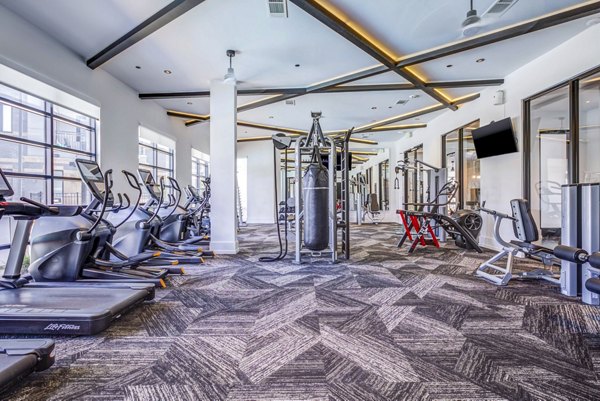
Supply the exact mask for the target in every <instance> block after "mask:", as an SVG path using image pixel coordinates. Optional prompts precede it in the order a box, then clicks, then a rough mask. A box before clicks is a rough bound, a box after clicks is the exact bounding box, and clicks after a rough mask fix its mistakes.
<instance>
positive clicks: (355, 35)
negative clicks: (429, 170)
mask: <svg viewBox="0 0 600 401" xmlns="http://www.w3.org/2000/svg"><path fill="white" fill-rule="evenodd" d="M290 1H291V2H292V3H294V4H295V5H296V6H298V7H300V8H301V9H302V10H304V11H305V12H307V13H308V14H309V15H311V16H312V17H314V18H316V19H317V20H318V21H320V22H322V23H323V24H325V25H326V26H327V27H329V28H330V29H332V30H333V31H335V32H336V33H338V34H339V35H341V36H342V37H343V38H345V39H346V40H348V41H349V42H351V43H352V44H354V45H355V46H356V47H358V48H359V49H361V50H362V51H364V52H365V53H367V54H368V55H370V56H371V57H373V58H374V59H375V60H377V61H379V62H380V63H381V64H383V65H384V66H385V67H387V68H388V69H390V70H392V71H394V72H395V73H396V74H398V75H400V76H401V77H402V78H404V79H406V80H407V81H408V82H410V83H412V84H413V85H415V87H416V89H420V90H422V91H423V92H425V93H426V94H428V95H429V96H431V97H432V98H433V99H435V100H437V101H438V102H440V103H441V104H443V105H444V106H445V107H448V108H450V109H452V110H456V106H455V105H453V104H452V102H451V101H450V100H449V99H447V98H446V97H445V96H444V95H442V94H441V93H439V92H438V91H437V90H436V89H435V88H430V87H427V86H426V85H425V83H424V82H423V81H422V80H421V79H420V78H419V77H417V76H416V75H415V74H414V73H413V72H411V71H409V70H407V69H404V68H399V67H397V66H396V60H395V59H394V58H393V56H391V55H389V54H387V53H386V51H385V50H383V49H382V48H381V47H380V46H378V45H377V44H375V43H373V42H372V41H370V40H369V39H368V38H366V37H365V36H364V35H362V34H361V33H359V32H358V31H356V30H355V29H353V28H352V27H351V26H349V25H347V24H346V23H345V22H344V21H342V20H341V19H340V18H339V17H338V16H337V15H335V14H334V13H333V12H331V11H330V10H328V9H327V8H325V7H323V6H322V5H321V4H319V3H317V2H316V1H315V0H290Z"/></svg>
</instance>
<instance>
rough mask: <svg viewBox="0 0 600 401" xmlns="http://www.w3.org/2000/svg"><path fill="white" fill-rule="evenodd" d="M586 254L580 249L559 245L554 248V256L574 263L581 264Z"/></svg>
mask: <svg viewBox="0 0 600 401" xmlns="http://www.w3.org/2000/svg"><path fill="white" fill-rule="evenodd" d="M587 254H588V253H587V252H586V251H585V250H583V249H580V248H574V247H572V246H567V245H559V246H557V247H556V248H554V256H556V257H557V258H559V259H562V260H566V261H569V262H574V263H583V262H584V261H585V259H586V256H587Z"/></svg>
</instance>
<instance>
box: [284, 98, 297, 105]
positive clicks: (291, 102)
mask: <svg viewBox="0 0 600 401" xmlns="http://www.w3.org/2000/svg"><path fill="white" fill-rule="evenodd" d="M285 104H287V105H288V106H295V105H296V101H295V100H291V99H290V100H286V101H285Z"/></svg>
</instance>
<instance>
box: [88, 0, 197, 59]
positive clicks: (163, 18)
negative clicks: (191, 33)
mask: <svg viewBox="0 0 600 401" xmlns="http://www.w3.org/2000/svg"><path fill="white" fill-rule="evenodd" d="M202 2H204V0H174V1H172V2H170V3H169V4H167V5H166V6H165V7H163V8H161V9H160V10H159V11H158V12H156V13H155V14H153V15H152V16H151V17H150V18H148V19H146V20H145V21H144V22H142V23H141V24H139V25H138V26H136V27H135V28H133V29H132V30H130V31H129V32H127V33H126V34H125V35H123V36H121V37H120V38H119V39H117V40H115V41H114V42H113V43H111V44H110V45H108V46H107V47H106V48H104V49H103V50H101V51H100V52H99V53H98V54H96V55H94V56H92V57H91V58H90V59H88V60H87V61H86V63H87V66H88V67H90V68H91V69H92V70H93V69H96V68H98V67H100V66H101V65H102V64H104V63H106V62H107V61H108V60H110V59H112V58H113V57H115V56H116V55H117V54H119V53H121V52H122V51H124V50H125V49H127V48H129V47H131V46H133V45H134V44H136V43H137V42H139V41H140V40H142V39H144V38H145V37H147V36H148V35H150V34H151V33H153V32H155V31H157V30H158V29H160V28H162V27H163V26H165V25H167V24H168V23H169V22H171V21H173V20H174V19H176V18H178V17H180V16H181V15H183V14H185V13H186V12H188V11H190V10H191V9H192V8H194V7H196V6H197V5H198V4H200V3H202Z"/></svg>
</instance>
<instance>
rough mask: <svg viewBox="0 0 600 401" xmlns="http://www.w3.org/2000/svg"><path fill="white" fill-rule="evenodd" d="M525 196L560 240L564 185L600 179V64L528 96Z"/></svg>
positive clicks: (545, 238)
mask: <svg viewBox="0 0 600 401" xmlns="http://www.w3.org/2000/svg"><path fill="white" fill-rule="evenodd" d="M523 111H524V118H523V121H524V127H523V131H524V135H523V152H524V158H523V161H524V166H523V167H524V168H523V171H524V178H523V196H524V197H525V198H526V199H528V200H529V202H530V205H531V211H532V214H533V216H534V218H535V220H536V223H537V225H538V229H539V230H540V234H541V242H542V243H543V244H546V245H548V246H552V245H554V244H557V243H558V242H559V241H560V235H561V232H560V228H561V209H562V202H561V185H564V184H574V183H585V182H598V181H599V180H600V159H599V158H598V149H599V148H600V68H597V69H595V70H594V71H590V72H588V73H585V74H583V75H581V76H578V77H575V78H572V79H569V80H567V81H565V82H563V83H561V84H558V85H556V86H554V87H552V88H550V89H548V90H546V91H544V92H541V93H538V94H536V95H534V96H532V97H531V98H529V99H525V101H524V105H523Z"/></svg>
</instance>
